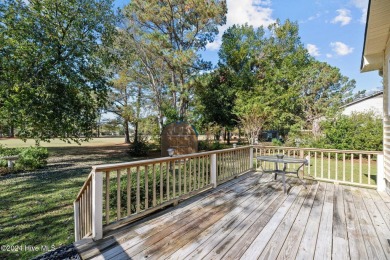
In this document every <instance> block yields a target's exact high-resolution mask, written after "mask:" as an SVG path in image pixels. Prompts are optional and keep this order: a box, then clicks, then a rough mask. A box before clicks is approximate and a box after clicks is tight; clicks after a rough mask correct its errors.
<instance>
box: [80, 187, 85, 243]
mask: <svg viewBox="0 0 390 260" xmlns="http://www.w3.org/2000/svg"><path fill="white" fill-rule="evenodd" d="M80 206H81V218H82V219H81V220H82V221H81V238H83V237H84V236H85V206H84V194H82V195H81V198H80Z"/></svg>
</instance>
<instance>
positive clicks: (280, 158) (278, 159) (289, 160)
mask: <svg viewBox="0 0 390 260" xmlns="http://www.w3.org/2000/svg"><path fill="white" fill-rule="evenodd" d="M256 159H257V161H258V162H260V168H261V170H262V171H263V172H268V173H275V180H276V176H277V175H278V174H280V175H282V181H283V190H284V193H287V190H286V177H285V175H286V174H287V173H292V174H296V175H297V177H298V179H299V180H300V182H301V183H302V184H303V186H304V187H305V188H306V184H305V182H304V181H303V177H302V179H301V178H300V177H299V174H298V173H299V171H300V170H301V169H302V168H303V166H305V165H307V164H308V161H307V160H306V159H301V158H295V157H288V156H284V155H283V154H277V155H274V156H271V155H264V156H257V157H256ZM262 162H271V163H272V162H273V163H275V168H274V169H269V170H266V169H264V168H263V164H262ZM279 164H283V168H282V169H279ZM288 164H295V165H298V168H296V167H289V168H288V167H287V165H288Z"/></svg>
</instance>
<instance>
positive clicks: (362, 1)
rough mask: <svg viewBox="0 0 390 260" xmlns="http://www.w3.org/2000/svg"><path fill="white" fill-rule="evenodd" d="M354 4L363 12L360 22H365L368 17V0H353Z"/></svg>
mask: <svg viewBox="0 0 390 260" xmlns="http://www.w3.org/2000/svg"><path fill="white" fill-rule="evenodd" d="M352 4H353V5H354V6H355V7H356V8H358V9H360V11H361V12H362V16H361V17H360V23H362V24H365V23H366V19H367V7H368V0H352Z"/></svg>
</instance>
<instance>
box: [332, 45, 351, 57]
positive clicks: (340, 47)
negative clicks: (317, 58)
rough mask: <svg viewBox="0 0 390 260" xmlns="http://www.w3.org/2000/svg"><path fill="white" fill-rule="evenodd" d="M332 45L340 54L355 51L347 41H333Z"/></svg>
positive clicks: (343, 54)
mask: <svg viewBox="0 0 390 260" xmlns="http://www.w3.org/2000/svg"><path fill="white" fill-rule="evenodd" d="M330 46H331V47H332V50H333V51H334V52H335V53H336V54H337V55H340V56H345V55H348V54H350V53H352V52H353V48H352V47H349V46H348V45H346V44H345V43H342V42H331V43H330Z"/></svg>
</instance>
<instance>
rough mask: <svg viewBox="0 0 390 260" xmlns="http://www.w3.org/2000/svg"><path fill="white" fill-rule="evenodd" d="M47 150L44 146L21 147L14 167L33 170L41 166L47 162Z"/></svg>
mask: <svg viewBox="0 0 390 260" xmlns="http://www.w3.org/2000/svg"><path fill="white" fill-rule="evenodd" d="M48 157H49V152H48V151H47V149H46V148H44V147H29V148H25V149H22V151H21V152H20V153H19V159H18V160H17V161H16V163H15V168H16V169H20V170H34V169H38V168H42V167H44V166H46V164H47V158H48Z"/></svg>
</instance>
